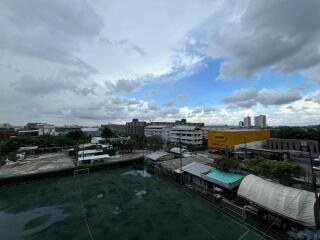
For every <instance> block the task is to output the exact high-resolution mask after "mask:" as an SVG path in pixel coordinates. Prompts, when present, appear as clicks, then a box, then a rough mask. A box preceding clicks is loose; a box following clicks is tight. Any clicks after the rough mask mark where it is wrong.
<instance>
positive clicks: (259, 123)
mask: <svg viewBox="0 0 320 240" xmlns="http://www.w3.org/2000/svg"><path fill="white" fill-rule="evenodd" d="M254 126H255V127H258V128H265V127H267V118H266V116H265V115H259V116H255V117H254Z"/></svg>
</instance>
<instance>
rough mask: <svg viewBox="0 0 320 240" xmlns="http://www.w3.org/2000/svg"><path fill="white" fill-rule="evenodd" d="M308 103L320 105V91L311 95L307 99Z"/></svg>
mask: <svg viewBox="0 0 320 240" xmlns="http://www.w3.org/2000/svg"><path fill="white" fill-rule="evenodd" d="M306 101H313V102H315V103H318V104H320V91H316V92H313V93H311V94H310V95H309V96H308V97H306Z"/></svg>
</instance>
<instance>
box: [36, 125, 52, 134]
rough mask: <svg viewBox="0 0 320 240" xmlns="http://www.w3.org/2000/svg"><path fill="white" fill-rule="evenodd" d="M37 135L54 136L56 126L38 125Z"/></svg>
mask: <svg viewBox="0 0 320 240" xmlns="http://www.w3.org/2000/svg"><path fill="white" fill-rule="evenodd" d="M39 135H40V136H41V135H56V126H55V125H52V124H41V125H39Z"/></svg>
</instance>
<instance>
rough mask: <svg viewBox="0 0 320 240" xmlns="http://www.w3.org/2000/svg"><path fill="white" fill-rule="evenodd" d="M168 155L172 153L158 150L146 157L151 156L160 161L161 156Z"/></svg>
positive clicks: (152, 158) (150, 157)
mask: <svg viewBox="0 0 320 240" xmlns="http://www.w3.org/2000/svg"><path fill="white" fill-rule="evenodd" d="M167 155H170V153H167V152H164V151H157V152H153V153H150V154H148V155H147V156H146V158H149V159H151V160H153V161H159V160H160V158H162V157H164V156H167Z"/></svg>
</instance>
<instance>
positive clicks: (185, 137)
mask: <svg viewBox="0 0 320 240" xmlns="http://www.w3.org/2000/svg"><path fill="white" fill-rule="evenodd" d="M203 137H204V134H203V130H202V129H201V128H199V127H196V126H175V127H172V129H171V131H170V141H171V142H172V143H182V144H185V145H193V146H200V145H202V139H203Z"/></svg>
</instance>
